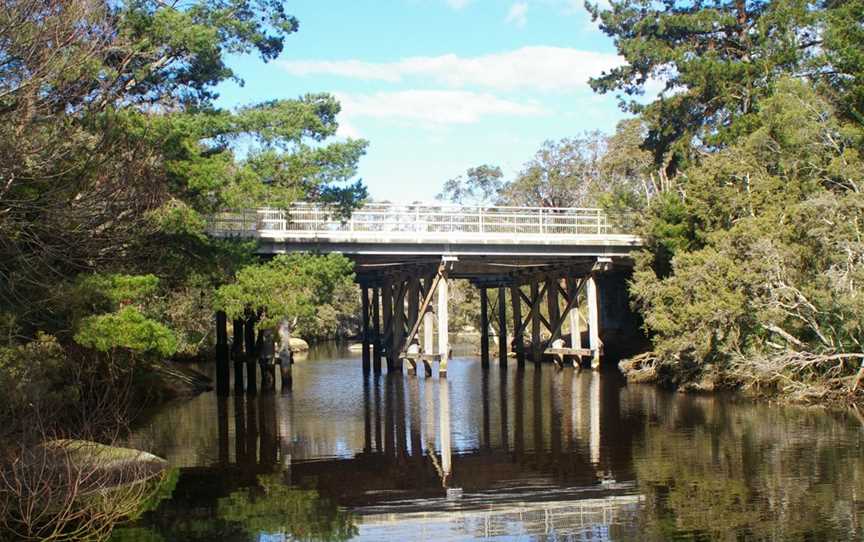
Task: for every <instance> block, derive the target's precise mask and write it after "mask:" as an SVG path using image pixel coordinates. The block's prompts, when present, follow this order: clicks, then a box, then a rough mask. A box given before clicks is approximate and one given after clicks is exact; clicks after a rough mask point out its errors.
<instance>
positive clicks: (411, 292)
mask: <svg viewBox="0 0 864 542" xmlns="http://www.w3.org/2000/svg"><path fill="white" fill-rule="evenodd" d="M407 295H408V299H407V301H408V321H407V324H408V329H409V330H413V329H414V328H415V327H419V323H418V320H419V319H420V314H419V310H420V277H410V278H409V279H408V293H407ZM408 340H410V341H412V344H413V341H414V338H413V337H408ZM402 348H404V349H408V348H411V344H403V345H402ZM417 351H418V352H419V351H420V348H419V344H418V348H417ZM408 372H409V374H414V375H416V374H417V360H416V359H411V360H408Z"/></svg>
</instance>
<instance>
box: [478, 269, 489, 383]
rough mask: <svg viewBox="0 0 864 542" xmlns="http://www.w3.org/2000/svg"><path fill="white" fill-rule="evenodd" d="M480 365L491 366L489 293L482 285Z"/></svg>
mask: <svg viewBox="0 0 864 542" xmlns="http://www.w3.org/2000/svg"><path fill="white" fill-rule="evenodd" d="M478 289H479V290H480V365H481V366H482V367H483V368H484V369H488V368H489V299H488V298H489V295H488V293H487V291H486V287H485V286H480V287H479V288H478Z"/></svg>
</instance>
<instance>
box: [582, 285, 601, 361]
mask: <svg viewBox="0 0 864 542" xmlns="http://www.w3.org/2000/svg"><path fill="white" fill-rule="evenodd" d="M597 293H598V292H597V283H596V282H595V280H594V276H593V275H592V276H590V277H588V283H587V284H586V285H585V296H586V297H587V298H588V344H589V348H591V368H592V369H599V368H600V354H601V352H602V349H603V343H601V342H600V307H599V305H598V299H597Z"/></svg>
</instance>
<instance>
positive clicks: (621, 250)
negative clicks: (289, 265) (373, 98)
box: [208, 203, 640, 257]
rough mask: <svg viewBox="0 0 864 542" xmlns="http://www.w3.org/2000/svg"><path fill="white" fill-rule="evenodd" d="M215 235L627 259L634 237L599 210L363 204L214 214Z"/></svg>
mask: <svg viewBox="0 0 864 542" xmlns="http://www.w3.org/2000/svg"><path fill="white" fill-rule="evenodd" d="M208 230H209V232H210V234H211V235H213V236H217V237H237V238H244V239H258V240H259V241H260V243H261V244H260V248H259V250H260V252H262V253H272V254H281V253H286V252H295V251H301V250H313V251H316V252H325V253H326V252H340V253H343V254H346V255H351V256H362V255H370V256H373V255H377V256H383V255H391V256H416V255H454V256H467V255H471V256H483V255H485V256H538V257H549V256H558V257H578V256H595V257H596V256H607V257H626V256H627V255H628V254H629V253H630V252H631V251H632V250H633V249H634V248H635V247H638V246H639V245H640V240H639V238H638V237H637V236H635V235H633V234H632V233H627V231H626V227H625V226H623V225H621V224H619V222H618V221H614V220H610V218H609V217H608V216H607V215H606V214H605V213H604V212H603V211H602V210H601V209H588V208H548V207H536V208H532V207H478V206H454V205H434V204H392V203H387V204H367V205H364V206H363V207H361V208H360V209H358V210H355V211H353V212H352V213H351V214H350V216H344V215H343V214H340V212H339V211H338V209H336V208H333V207H327V206H321V205H312V204H307V203H295V204H293V205H291V206H290V207H288V208H286V209H253V210H240V211H226V212H222V213H217V214H215V215H213V216H212V217H211V219H210V223H209V228H208Z"/></svg>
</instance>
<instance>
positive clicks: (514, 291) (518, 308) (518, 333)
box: [510, 284, 525, 369]
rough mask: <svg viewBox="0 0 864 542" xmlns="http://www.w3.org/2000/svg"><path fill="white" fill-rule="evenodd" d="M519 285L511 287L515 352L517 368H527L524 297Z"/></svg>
mask: <svg viewBox="0 0 864 542" xmlns="http://www.w3.org/2000/svg"><path fill="white" fill-rule="evenodd" d="M519 293H520V292H519V285H518V284H513V285H512V286H510V301H511V302H512V305H513V350H514V351H515V352H516V366H517V367H518V368H520V369H522V368H524V367H525V342H524V341H523V340H522V296H520V295H519Z"/></svg>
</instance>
